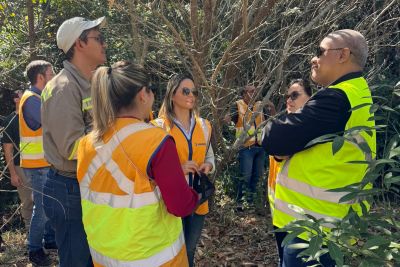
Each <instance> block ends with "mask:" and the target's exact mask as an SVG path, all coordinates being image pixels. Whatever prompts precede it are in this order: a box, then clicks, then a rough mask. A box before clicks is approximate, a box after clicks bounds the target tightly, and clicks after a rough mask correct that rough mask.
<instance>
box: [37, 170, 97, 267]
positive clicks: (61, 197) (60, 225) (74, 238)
mask: <svg viewBox="0 0 400 267" xmlns="http://www.w3.org/2000/svg"><path fill="white" fill-rule="evenodd" d="M44 193H45V194H46V195H49V196H50V197H47V196H45V197H44V199H43V205H44V210H45V212H46V215H47V217H48V218H49V220H50V223H51V226H52V227H53V228H54V230H55V232H56V242H57V246H58V257H59V260H60V267H88V266H93V263H92V258H91V257H90V251H89V246H88V242H87V238H86V233H85V230H84V229H83V223H82V206H81V195H80V190H79V184H78V180H77V179H76V178H69V177H65V176H62V175H59V174H57V173H56V172H55V171H54V170H50V171H49V174H48V179H47V181H46V184H45V186H44Z"/></svg>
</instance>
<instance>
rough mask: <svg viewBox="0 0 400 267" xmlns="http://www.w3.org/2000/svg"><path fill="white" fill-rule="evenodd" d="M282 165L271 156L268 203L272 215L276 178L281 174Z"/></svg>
mask: <svg viewBox="0 0 400 267" xmlns="http://www.w3.org/2000/svg"><path fill="white" fill-rule="evenodd" d="M280 167H281V164H280V162H278V161H276V160H275V159H274V157H273V156H269V171H268V188H267V192H268V202H269V207H270V210H271V214H273V213H274V200H275V187H276V177H277V175H278V173H279V170H280Z"/></svg>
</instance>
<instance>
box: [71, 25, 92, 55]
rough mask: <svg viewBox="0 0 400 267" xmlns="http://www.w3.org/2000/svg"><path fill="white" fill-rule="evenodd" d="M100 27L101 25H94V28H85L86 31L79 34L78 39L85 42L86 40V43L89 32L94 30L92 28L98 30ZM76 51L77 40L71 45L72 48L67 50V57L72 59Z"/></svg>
mask: <svg viewBox="0 0 400 267" xmlns="http://www.w3.org/2000/svg"><path fill="white" fill-rule="evenodd" d="M99 28H100V27H99V26H96V27H93V28H90V29H87V30H84V31H83V32H82V33H81V35H79V37H78V39H79V40H81V41H83V42H85V44H86V43H87V41H88V38H87V37H88V35H89V32H90V31H92V30H98V29H99ZM74 52H75V42H74V44H73V45H72V46H71V48H70V49H69V50H68V51H67V53H66V54H65V57H66V59H67V60H71V59H72V58H73V57H74Z"/></svg>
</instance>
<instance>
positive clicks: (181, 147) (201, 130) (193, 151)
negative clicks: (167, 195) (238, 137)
mask: <svg viewBox="0 0 400 267" xmlns="http://www.w3.org/2000/svg"><path fill="white" fill-rule="evenodd" d="M195 120H196V123H195V126H194V128H193V131H192V133H191V136H192V139H191V142H189V140H188V139H186V136H185V134H184V133H183V132H182V129H180V128H179V127H178V126H177V125H174V127H172V128H171V126H170V125H171V124H170V122H169V121H168V119H166V118H164V117H161V118H157V119H156V120H154V121H152V123H153V124H154V125H156V126H159V127H161V128H163V129H165V130H166V131H167V132H168V133H169V134H170V135H171V136H172V137H173V138H174V140H175V144H176V149H177V151H178V156H179V160H180V163H181V164H183V163H185V162H186V161H188V160H193V161H195V162H196V163H197V165H199V166H200V165H201V164H202V163H204V160H205V157H206V154H207V150H208V147H209V146H210V139H211V131H212V129H211V125H210V122H209V121H207V120H205V119H203V118H199V117H195ZM190 156H191V158H190ZM186 181H189V176H188V175H186ZM208 212H209V207H208V201H206V202H204V203H203V204H201V205H200V206H199V207H198V208H197V209H196V211H195V213H196V214H199V215H205V214H207V213H208Z"/></svg>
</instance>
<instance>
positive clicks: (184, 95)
mask: <svg viewBox="0 0 400 267" xmlns="http://www.w3.org/2000/svg"><path fill="white" fill-rule="evenodd" d="M197 97H198V90H197V89H196V88H195V85H194V81H193V79H192V78H191V77H190V76H189V75H182V74H177V75H174V76H173V77H172V78H171V79H170V80H169V82H168V85H167V92H166V95H165V98H164V101H163V104H162V106H161V109H160V112H159V118H158V119H156V120H155V121H153V123H154V124H155V125H158V126H160V127H162V128H164V129H165V130H166V131H167V132H168V133H169V134H170V135H171V136H172V137H173V138H174V140H175V143H176V148H177V150H178V155H179V160H180V163H181V166H182V170H183V172H184V174H185V175H186V179H187V182H188V184H189V186H190V187H195V184H194V176H195V174H196V173H204V174H208V173H210V172H211V171H213V170H214V168H215V163H214V162H215V160H214V152H213V149H212V147H211V144H210V138H211V125H210V123H209V122H208V121H207V120H205V119H203V118H201V117H200V116H199V112H198V107H197ZM207 213H208V202H207V201H206V202H204V203H203V204H201V205H200V206H199V207H198V208H197V209H196V211H195V212H194V213H192V214H191V215H189V216H186V217H184V218H183V220H182V221H183V228H184V232H185V242H186V249H187V253H188V259H189V266H193V259H194V254H195V251H196V245H197V242H198V240H199V238H200V235H201V230H202V229H203V224H204V219H205V215H206V214H207Z"/></svg>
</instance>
